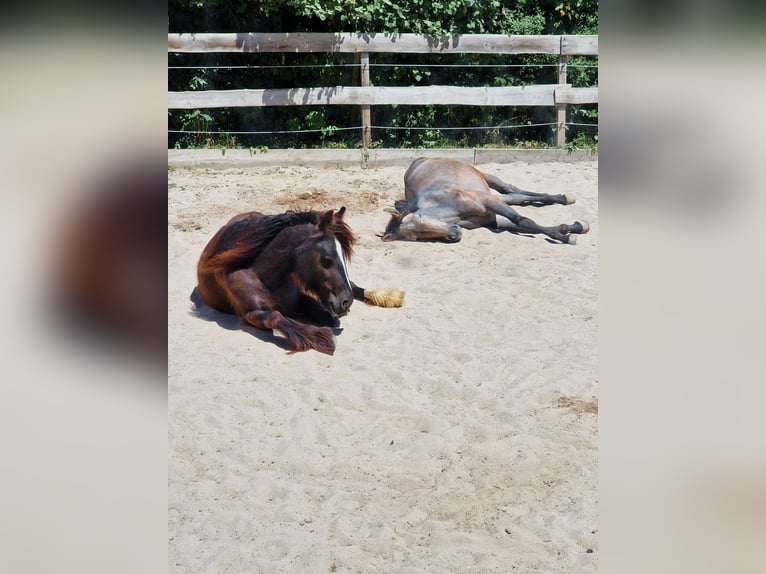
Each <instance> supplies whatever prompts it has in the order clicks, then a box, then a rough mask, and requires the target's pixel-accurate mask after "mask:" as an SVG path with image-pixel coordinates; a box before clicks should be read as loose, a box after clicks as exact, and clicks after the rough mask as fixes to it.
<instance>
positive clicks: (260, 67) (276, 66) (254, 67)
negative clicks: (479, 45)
mask: <svg viewBox="0 0 766 574" xmlns="http://www.w3.org/2000/svg"><path fill="white" fill-rule="evenodd" d="M367 66H368V67H370V68H533V67H534V68H558V66H559V64H375V63H372V62H371V63H369V64H367ZM361 67H362V64H284V65H283V64H268V65H253V64H239V65H227V66H224V65H217V66H168V70H271V69H281V68H291V69H292V68H322V69H331V68H361ZM567 67H568V68H584V69H585V68H598V66H597V65H591V64H567Z"/></svg>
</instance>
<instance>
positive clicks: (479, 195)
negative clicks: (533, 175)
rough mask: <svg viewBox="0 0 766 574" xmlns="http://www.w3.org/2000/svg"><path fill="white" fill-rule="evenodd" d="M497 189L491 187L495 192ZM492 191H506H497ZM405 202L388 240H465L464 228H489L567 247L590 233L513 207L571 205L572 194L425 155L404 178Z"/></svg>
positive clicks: (388, 231)
mask: <svg viewBox="0 0 766 574" xmlns="http://www.w3.org/2000/svg"><path fill="white" fill-rule="evenodd" d="M490 188H491V189H490ZM492 190H495V191H498V192H500V193H495V192H493V191H492ZM404 197H405V199H404V200H400V201H397V202H396V204H395V206H396V207H395V209H393V210H392V209H389V210H387V211H388V212H389V213H391V220H390V221H389V223H388V226H387V227H386V231H385V233H384V234H383V235H382V236H381V237H382V238H383V241H393V240H396V239H403V240H407V241H416V240H418V239H430V240H434V239H441V240H445V241H449V242H455V241H460V238H461V236H462V229H475V228H477V227H489V228H491V229H503V230H508V231H514V232H518V233H542V234H544V235H547V236H548V237H550V238H551V239H555V240H556V241H560V242H562V243H569V244H573V243H576V241H577V238H576V236H575V235H572V234H575V233H588V231H589V230H590V227H589V226H588V224H587V223H585V222H580V221H575V222H574V223H572V224H570V225H567V224H565V223H562V224H560V225H556V226H553V227H543V226H542V225H538V224H537V223H535V222H534V221H532V220H531V219H529V218H528V217H524V216H522V215H520V214H519V213H517V212H516V211H515V210H513V209H512V208H511V207H510V206H511V205H535V206H540V205H551V204H554V203H560V204H562V205H568V204H570V203H574V199H573V198H570V197H567V196H566V195H548V194H545V193H533V192H531V191H524V190H522V189H519V188H518V187H515V186H513V185H511V184H509V183H505V182H504V181H502V180H501V179H500V178H498V177H495V176H494V175H489V174H487V173H482V172H480V171H479V170H477V169H476V168H474V167H472V166H470V165H468V164H465V163H463V162H460V161H456V160H452V159H442V158H425V157H421V158H418V159H416V160H415V161H414V162H412V165H410V167H409V168H408V169H407V172H406V173H405V174H404Z"/></svg>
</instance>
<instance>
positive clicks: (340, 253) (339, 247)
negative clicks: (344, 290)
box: [335, 239, 353, 291]
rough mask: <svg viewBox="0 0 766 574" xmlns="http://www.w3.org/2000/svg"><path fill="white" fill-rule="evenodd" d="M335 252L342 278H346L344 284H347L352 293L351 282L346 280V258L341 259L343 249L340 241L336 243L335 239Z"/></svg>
mask: <svg viewBox="0 0 766 574" xmlns="http://www.w3.org/2000/svg"><path fill="white" fill-rule="evenodd" d="M335 250H336V251H337V252H338V258H339V259H340V262H341V264H342V265H343V276H344V277H345V278H346V283H348V288H349V289H351V290H352V291H353V289H352V287H351V280H350V279H349V278H348V268H347V267H346V258H345V257H343V248H342V247H341V245H340V241H338V240H337V239H336V240H335Z"/></svg>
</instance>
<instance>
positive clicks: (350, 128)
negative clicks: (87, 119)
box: [168, 122, 598, 135]
mask: <svg viewBox="0 0 766 574" xmlns="http://www.w3.org/2000/svg"><path fill="white" fill-rule="evenodd" d="M556 125H558V124H557V123H556V122H543V123H537V124H518V125H499V126H465V127H433V126H430V127H422V126H369V127H370V128H371V129H374V130H425V131H429V130H430V131H448V130H454V131H460V130H487V131H492V130H508V129H519V128H536V127H545V126H556ZM566 125H568V126H578V127H590V128H597V127H598V124H584V123H578V122H567V124H566ZM361 129H363V126H346V127H335V126H332V127H326V128H321V129H306V130H270V131H220V130H219V131H210V130H168V133H171V134H195V135H269V134H309V133H328V132H336V131H353V130H361Z"/></svg>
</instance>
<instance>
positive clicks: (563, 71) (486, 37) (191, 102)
mask: <svg viewBox="0 0 766 574" xmlns="http://www.w3.org/2000/svg"><path fill="white" fill-rule="evenodd" d="M168 52H186V53H190V52H197V53H201V52H244V53H247V52H253V53H258V52H290V53H315V52H343V53H353V54H356V62H357V64H358V65H359V67H360V74H359V78H360V85H359V86H333V87H316V88H293V89H267V90H256V89H253V90H250V89H246V90H225V91H221V90H208V91H194V92H168V108H169V109H198V108H226V107H259V106H310V105H323V106H324V105H356V106H359V107H360V108H361V116H362V146H363V148H364V149H367V148H369V146H370V138H371V125H372V123H371V120H370V106H380V105H429V104H434V105H471V106H555V108H556V143H557V145H559V146H563V145H564V144H565V143H566V113H567V106H568V105H570V104H588V103H598V88H597V87H589V88H573V87H572V86H571V85H570V84H567V57H568V56H574V55H578V56H595V55H598V36H505V35H495V34H472V35H460V36H445V37H442V38H438V39H434V38H429V37H427V36H421V35H417V34H348V33H338V34H332V33H330V34H323V33H279V34H271V33H258V34H256V33H250V34H245V33H242V34H236V33H232V34H168ZM371 53H409V54H434V55H436V54H552V55H557V56H558V78H557V79H558V83H557V84H541V85H534V86H510V87H456V86H412V87H386V86H370V68H369V64H370V54H371Z"/></svg>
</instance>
